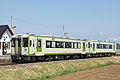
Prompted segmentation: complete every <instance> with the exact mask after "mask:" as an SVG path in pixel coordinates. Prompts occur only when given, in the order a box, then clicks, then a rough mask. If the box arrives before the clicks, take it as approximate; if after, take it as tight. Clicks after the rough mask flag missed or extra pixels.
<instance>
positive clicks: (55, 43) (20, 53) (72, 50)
mask: <svg viewBox="0 0 120 80" xmlns="http://www.w3.org/2000/svg"><path fill="white" fill-rule="evenodd" d="M11 42H12V55H11V58H12V61H13V62H17V61H43V60H55V59H58V60H59V59H69V58H84V57H93V56H112V55H115V54H116V43H115V42H108V41H97V40H80V39H74V38H65V37H56V36H47V35H46V36H44V35H41V36H38V35H34V34H16V35H13V37H12V40H11Z"/></svg>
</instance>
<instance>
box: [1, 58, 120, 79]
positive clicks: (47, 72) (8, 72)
mask: <svg viewBox="0 0 120 80" xmlns="http://www.w3.org/2000/svg"><path fill="white" fill-rule="evenodd" d="M119 62H120V57H119V58H118V57H117V58H116V57H111V58H100V59H89V60H83V61H65V62H47V63H43V64H35V65H28V66H10V67H1V68H0V80H44V79H48V78H52V77H56V76H62V75H64V74H68V73H72V72H76V71H82V70H86V69H91V68H98V67H103V66H108V65H112V64H116V63H118V64H119Z"/></svg>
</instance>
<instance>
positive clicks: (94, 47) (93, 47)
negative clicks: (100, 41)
mask: <svg viewBox="0 0 120 80" xmlns="http://www.w3.org/2000/svg"><path fill="white" fill-rule="evenodd" d="M93 51H95V43H93Z"/></svg>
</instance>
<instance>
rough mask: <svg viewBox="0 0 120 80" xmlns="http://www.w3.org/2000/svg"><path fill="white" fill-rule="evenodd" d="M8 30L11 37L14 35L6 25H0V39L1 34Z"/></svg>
mask: <svg viewBox="0 0 120 80" xmlns="http://www.w3.org/2000/svg"><path fill="white" fill-rule="evenodd" d="M7 29H8V31H9V32H10V33H11V35H14V34H13V32H12V31H11V29H10V28H9V26H8V25H0V38H1V37H2V35H3V33H4V32H5V31H6V30H7Z"/></svg>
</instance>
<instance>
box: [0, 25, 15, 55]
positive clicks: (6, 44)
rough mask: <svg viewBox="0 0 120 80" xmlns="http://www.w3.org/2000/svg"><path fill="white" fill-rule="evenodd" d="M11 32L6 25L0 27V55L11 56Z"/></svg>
mask: <svg viewBox="0 0 120 80" xmlns="http://www.w3.org/2000/svg"><path fill="white" fill-rule="evenodd" d="M12 35H13V32H12V31H11V29H10V28H9V26H8V25H0V55H10V54H11V38H12Z"/></svg>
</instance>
